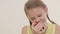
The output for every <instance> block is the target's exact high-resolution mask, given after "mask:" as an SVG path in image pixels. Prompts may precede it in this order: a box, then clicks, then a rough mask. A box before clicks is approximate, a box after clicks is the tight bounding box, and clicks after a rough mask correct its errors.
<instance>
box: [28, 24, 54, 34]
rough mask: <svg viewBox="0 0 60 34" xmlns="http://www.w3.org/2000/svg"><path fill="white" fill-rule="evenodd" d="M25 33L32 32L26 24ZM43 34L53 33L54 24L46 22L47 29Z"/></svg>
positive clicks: (29, 33) (30, 33)
mask: <svg viewBox="0 0 60 34" xmlns="http://www.w3.org/2000/svg"><path fill="white" fill-rule="evenodd" d="M27 34H32V30H31V28H30V26H27ZM45 34H55V24H48V29H47V31H46V33H45Z"/></svg>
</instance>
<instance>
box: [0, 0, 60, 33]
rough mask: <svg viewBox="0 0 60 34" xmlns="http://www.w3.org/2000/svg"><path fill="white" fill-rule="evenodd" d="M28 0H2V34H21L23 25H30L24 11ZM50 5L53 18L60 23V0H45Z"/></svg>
mask: <svg viewBox="0 0 60 34" xmlns="http://www.w3.org/2000/svg"><path fill="white" fill-rule="evenodd" d="M26 1H27V0H0V34H21V30H22V27H23V26H25V25H28V24H29V22H28V19H27V17H26V15H25V13H24V4H25V2H26ZM43 1H44V3H46V5H47V6H48V9H49V10H48V11H49V12H48V13H49V17H50V19H51V20H53V21H54V22H56V23H57V24H59V25H60V0H43Z"/></svg>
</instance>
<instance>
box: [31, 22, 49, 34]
mask: <svg viewBox="0 0 60 34" xmlns="http://www.w3.org/2000/svg"><path fill="white" fill-rule="evenodd" d="M47 25H48V24H47V23H37V24H34V23H32V29H33V30H34V31H35V32H36V33H39V34H41V33H44V32H45V31H46V29H47V27H48V26H47Z"/></svg>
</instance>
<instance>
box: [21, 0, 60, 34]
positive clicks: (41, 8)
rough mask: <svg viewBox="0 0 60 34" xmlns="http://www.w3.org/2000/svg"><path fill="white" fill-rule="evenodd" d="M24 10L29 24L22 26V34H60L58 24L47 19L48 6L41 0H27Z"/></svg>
mask: <svg viewBox="0 0 60 34" xmlns="http://www.w3.org/2000/svg"><path fill="white" fill-rule="evenodd" d="M24 10H25V13H26V16H27V17H28V20H29V22H30V25H28V26H24V27H23V29H22V34H60V26H59V25H57V24H56V23H54V22H53V21H51V20H50V19H49V17H48V7H47V6H46V5H45V4H44V3H43V2H42V1H41V0H28V1H27V3H26V4H25V7H24ZM47 19H48V20H49V21H50V22H51V24H50V23H48V22H47Z"/></svg>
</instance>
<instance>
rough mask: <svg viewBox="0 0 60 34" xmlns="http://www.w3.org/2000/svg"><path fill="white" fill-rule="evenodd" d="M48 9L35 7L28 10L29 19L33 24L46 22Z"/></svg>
mask: <svg viewBox="0 0 60 34" xmlns="http://www.w3.org/2000/svg"><path fill="white" fill-rule="evenodd" d="M46 16H47V9H46V8H42V7H35V8H31V9H29V10H28V19H29V20H30V21H31V23H32V24H33V23H34V24H37V23H46Z"/></svg>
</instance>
